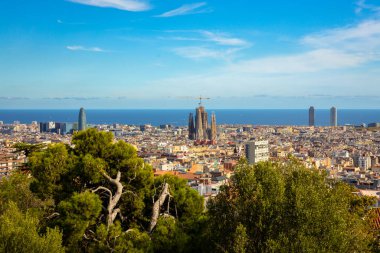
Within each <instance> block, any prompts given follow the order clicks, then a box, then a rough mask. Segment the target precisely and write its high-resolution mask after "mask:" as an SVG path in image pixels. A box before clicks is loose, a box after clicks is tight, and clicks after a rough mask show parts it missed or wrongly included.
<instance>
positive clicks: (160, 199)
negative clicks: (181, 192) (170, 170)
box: [149, 183, 170, 233]
mask: <svg viewBox="0 0 380 253" xmlns="http://www.w3.org/2000/svg"><path fill="white" fill-rule="evenodd" d="M167 196H170V193H169V184H168V183H164V187H163V189H162V191H161V194H160V196H159V197H158V199H157V200H156V202H154V205H153V210H152V218H151V220H150V226H149V232H150V233H151V232H152V231H153V229H154V227H155V226H156V225H157V221H158V217H159V215H160V209H161V207H162V205H163V204H164V202H165V199H166V197H167Z"/></svg>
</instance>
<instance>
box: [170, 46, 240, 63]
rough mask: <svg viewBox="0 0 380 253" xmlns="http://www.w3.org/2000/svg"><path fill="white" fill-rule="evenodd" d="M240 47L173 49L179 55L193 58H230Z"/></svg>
mask: <svg viewBox="0 0 380 253" xmlns="http://www.w3.org/2000/svg"><path fill="white" fill-rule="evenodd" d="M238 50H240V48H228V49H219V50H217V49H211V48H208V47H202V46H199V47H196V46H194V47H177V48H174V49H173V50H172V51H173V52H174V53H176V54H177V55H179V56H181V57H184V58H189V59H193V60H198V59H205V58H212V59H228V58H229V57H230V56H232V55H233V54H234V53H235V52H236V51H238Z"/></svg>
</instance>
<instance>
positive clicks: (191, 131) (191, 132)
mask: <svg viewBox="0 0 380 253" xmlns="http://www.w3.org/2000/svg"><path fill="white" fill-rule="evenodd" d="M195 134H196V133H195V126H194V116H193V114H192V113H190V115H189V139H190V140H195Z"/></svg>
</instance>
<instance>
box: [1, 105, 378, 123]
mask: <svg viewBox="0 0 380 253" xmlns="http://www.w3.org/2000/svg"><path fill="white" fill-rule="evenodd" d="M190 112H192V113H194V114H195V110H194V109H193V110H192V109H173V110H171V109H165V110H159V109H157V110H153V109H152V110H145V109H141V110H135V109H133V110H132V109H120V110H115V109H110V110H105V109H102V110H98V109H88V110H86V115H87V123H88V124H116V123H117V124H126V125H142V124H151V125H153V126H159V125H163V124H170V125H174V126H186V125H187V123H188V117H189V113H190ZM207 112H208V113H209V117H210V115H211V112H215V114H216V120H217V124H231V125H232V124H235V125H243V124H250V125H269V126H282V125H289V126H306V125H308V120H309V119H308V109H214V110H213V109H207ZM78 114H79V109H78V110H1V109H0V121H3V122H4V123H5V124H11V123H13V122H14V121H19V122H21V123H24V124H30V123H31V122H32V121H37V122H47V121H55V122H77V120H78ZM374 122H380V109H340V110H339V109H338V125H361V124H368V123H374ZM329 124H330V111H329V110H327V109H320V110H316V111H315V125H316V126H328V125H329Z"/></svg>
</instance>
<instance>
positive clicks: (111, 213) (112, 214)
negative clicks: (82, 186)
mask: <svg viewBox="0 0 380 253" xmlns="http://www.w3.org/2000/svg"><path fill="white" fill-rule="evenodd" d="M102 174H103V176H104V177H105V178H106V179H107V180H108V182H110V183H111V184H112V185H114V186H115V187H116V192H115V194H112V191H111V190H110V189H108V188H106V187H103V186H99V187H98V188H96V189H95V190H93V192H97V191H98V190H105V191H107V192H108V195H109V200H108V206H107V212H108V214H107V229H108V228H109V227H110V226H111V225H112V224H113V222H114V221H115V219H116V216H117V214H118V213H120V209H119V208H115V207H116V205H117V204H118V203H119V200H120V198H121V195H122V194H123V184H122V183H121V182H120V179H121V172H120V171H118V172H117V176H116V178H115V179H113V178H111V177H110V176H109V175H107V174H106V173H105V172H103V173H102Z"/></svg>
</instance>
